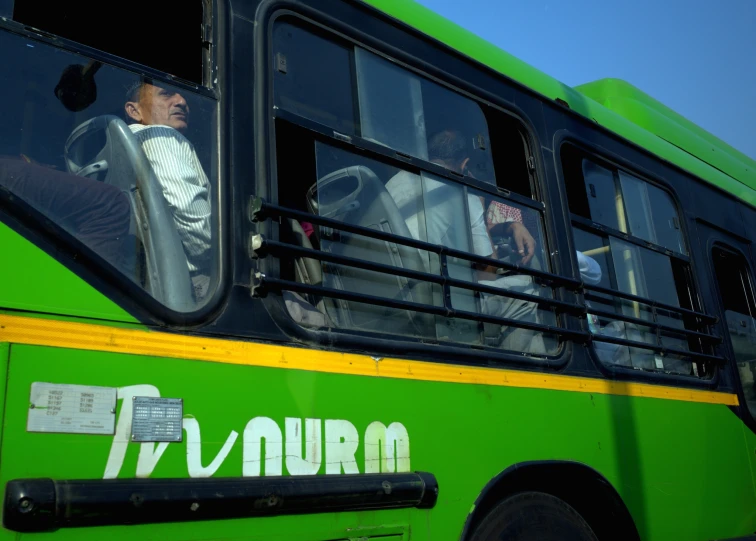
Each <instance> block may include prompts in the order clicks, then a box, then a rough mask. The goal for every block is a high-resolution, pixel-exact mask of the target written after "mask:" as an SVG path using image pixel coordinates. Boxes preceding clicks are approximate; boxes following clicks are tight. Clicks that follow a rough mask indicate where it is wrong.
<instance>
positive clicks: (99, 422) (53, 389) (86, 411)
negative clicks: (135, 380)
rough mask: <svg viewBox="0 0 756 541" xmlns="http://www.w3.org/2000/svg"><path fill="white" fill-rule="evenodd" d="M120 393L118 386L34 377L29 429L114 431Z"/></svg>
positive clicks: (75, 431) (59, 431)
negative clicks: (61, 381)
mask: <svg viewBox="0 0 756 541" xmlns="http://www.w3.org/2000/svg"><path fill="white" fill-rule="evenodd" d="M117 393H118V391H117V389H116V388H115V387H92V386H88V385H64V384H58V383H42V382H38V381H35V382H34V383H32V385H31V395H30V397H29V416H28V418H27V421H26V430H27V431H29V432H57V433H67V434H103V435H113V434H115V421H116V398H117Z"/></svg>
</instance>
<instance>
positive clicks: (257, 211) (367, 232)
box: [249, 198, 582, 289]
mask: <svg viewBox="0 0 756 541" xmlns="http://www.w3.org/2000/svg"><path fill="white" fill-rule="evenodd" d="M249 214H250V216H249V218H250V220H252V221H253V222H255V221H261V220H262V219H264V218H267V217H273V216H276V217H285V218H294V219H298V220H305V221H307V222H311V223H313V224H318V225H322V226H325V227H331V228H333V229H338V230H340V231H346V232H348V233H354V234H356V235H362V236H364V237H370V238H373V239H378V240H383V241H387V242H393V243H395V244H401V245H403V246H410V247H412V248H417V249H418V250H425V251H427V252H432V253H435V254H439V255H442V254H443V255H446V256H449V257H456V258H458V259H464V260H466V261H470V262H472V263H479V264H481V265H488V266H491V267H497V268H500V269H505V270H510V271H515V272H518V273H520V274H527V275H529V276H533V277H535V278H540V279H542V280H545V281H547V282H551V283H553V284H554V285H556V286H563V287H569V288H571V289H578V288H580V287H582V283H581V282H580V281H579V280H575V279H573V278H567V277H564V276H559V275H557V274H551V273H549V272H543V271H539V270H536V269H531V268H528V267H522V266H520V265H513V264H511V263H506V262H504V261H500V260H498V259H493V258H490V257H483V256H479V255H476V254H471V253H469V252H463V251H461V250H454V249H452V248H448V247H446V246H442V245H440V244H431V243H429V242H424V241H422V240H415V239H413V238H411V237H403V236H400V235H393V234H391V233H385V232H383V231H379V230H377V229H370V228H369V227H362V226H359V225H352V224H348V223H345V222H340V221H339V220H333V219H331V218H324V217H322V216H318V215H317V214H311V213H309V212H303V211H299V210H294V209H289V208H286V207H279V206H278V205H273V204H271V203H268V202H266V201H263V200H262V199H259V198H255V199H252V200H251V204H250V211H249Z"/></svg>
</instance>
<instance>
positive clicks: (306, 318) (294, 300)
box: [283, 219, 333, 327]
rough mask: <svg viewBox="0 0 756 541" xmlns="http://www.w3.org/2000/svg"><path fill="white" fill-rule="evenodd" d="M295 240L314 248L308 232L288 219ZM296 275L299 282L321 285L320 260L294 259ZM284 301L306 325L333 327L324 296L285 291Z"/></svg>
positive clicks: (295, 318)
mask: <svg viewBox="0 0 756 541" xmlns="http://www.w3.org/2000/svg"><path fill="white" fill-rule="evenodd" d="M288 223H289V227H290V228H291V233H292V237H293V241H294V243H295V244H297V245H299V246H301V247H302V248H307V249H310V250H311V249H312V248H313V246H312V243H311V242H310V239H309V238H308V237H307V234H306V233H305V232H304V229H302V226H301V225H300V223H299V222H298V221H296V220H291V219H289V220H288ZM294 275H295V279H296V281H297V282H299V283H302V284H307V285H313V286H319V285H322V283H323V272H322V268H321V265H320V261H318V260H317V259H312V258H310V257H298V258H296V259H294ZM283 298H284V302H285V303H286V308H287V309H288V311H289V315H290V316H291V317H292V319H294V321H296V322H297V323H299V324H300V325H302V326H304V327H333V322H332V321H331V319H330V318H329V317H328V313H327V311H326V308H325V301H324V299H323V298H322V297H318V296H316V295H309V294H301V295H300V294H298V293H294V292H290V291H284V293H283Z"/></svg>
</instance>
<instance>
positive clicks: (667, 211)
mask: <svg viewBox="0 0 756 541" xmlns="http://www.w3.org/2000/svg"><path fill="white" fill-rule="evenodd" d="M619 176H620V182H621V184H622V193H623V196H624V200H625V208H626V209H627V221H628V225H629V226H630V231H629V233H630V234H631V235H633V236H636V237H639V238H641V239H643V240H647V241H648V242H652V243H654V244H657V245H659V246H663V247H665V248H668V249H670V250H674V251H675V252H679V253H683V254H687V249H686V247H685V243H684V242H683V238H682V230H681V228H680V220H679V218H678V216H677V211H676V210H675V206H674V204H673V203H672V198H671V197H670V196H669V194H667V193H666V192H664V191H663V190H661V189H659V188H657V187H656V186H652V185H651V184H649V183H647V182H644V181H642V180H640V179H638V178H635V177H634V176H632V175H628V174H627V173H625V172H623V171H620V172H619Z"/></svg>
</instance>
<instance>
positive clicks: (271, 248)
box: [254, 235, 586, 315]
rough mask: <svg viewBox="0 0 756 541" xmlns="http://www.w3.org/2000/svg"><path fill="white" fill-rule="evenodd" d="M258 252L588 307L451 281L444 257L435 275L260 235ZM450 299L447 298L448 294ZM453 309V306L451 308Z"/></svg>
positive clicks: (568, 307) (566, 307)
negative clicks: (439, 272) (295, 256)
mask: <svg viewBox="0 0 756 541" xmlns="http://www.w3.org/2000/svg"><path fill="white" fill-rule="evenodd" d="M254 244H255V248H254V251H255V253H256V254H257V255H258V256H264V255H265V254H267V253H270V254H271V255H273V256H275V257H279V258H280V257H281V256H285V255H289V256H291V255H297V256H302V257H308V258H310V259H317V260H319V261H327V262H328V263H336V264H340V265H346V266H349V267H357V268H360V269H365V270H369V271H375V272H381V273H386V274H393V275H395V276H402V277H404V278H409V279H412V280H420V281H424V282H431V283H434V284H438V285H440V286H442V287H443V288H444V292H445V293H448V292H449V291H448V290H449V288H452V287H457V288H460V289H467V290H470V291H476V292H479V293H488V294H490V295H498V296H502V297H511V298H513V299H519V300H523V301H529V302H533V303H535V304H537V305H539V306H546V307H549V308H553V309H554V310H555V311H557V312H562V313H571V314H575V315H581V314H584V313H585V311H586V308H585V307H584V306H583V305H582V304H577V303H570V302H564V301H560V300H557V299H551V298H547V297H539V296H537V295H528V294H527V293H520V292H518V291H512V290H509V289H503V288H498V287H493V286H487V285H483V284H477V283H475V282H467V281H465V280H459V279H456V278H451V277H450V276H449V273H448V272H447V266H446V265H445V263H446V256H445V255H442V256H441V257H442V262H441V273H442V274H440V275H439V274H431V273H427V272H421V271H415V270H412V269H406V268H404V267H395V266H392V265H385V264H382V263H374V262H372V261H365V260H362V259H356V258H353V257H347V256H342V255H337V254H333V253H330V252H323V251H320V250H314V249H311V248H304V247H302V246H297V245H294V244H288V243H285V242H279V241H274V240H270V239H266V238H264V237H262V236H261V235H260V236H259V238H258V239H255V242H254ZM445 296H446V295H445ZM450 308H451V307H450Z"/></svg>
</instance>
